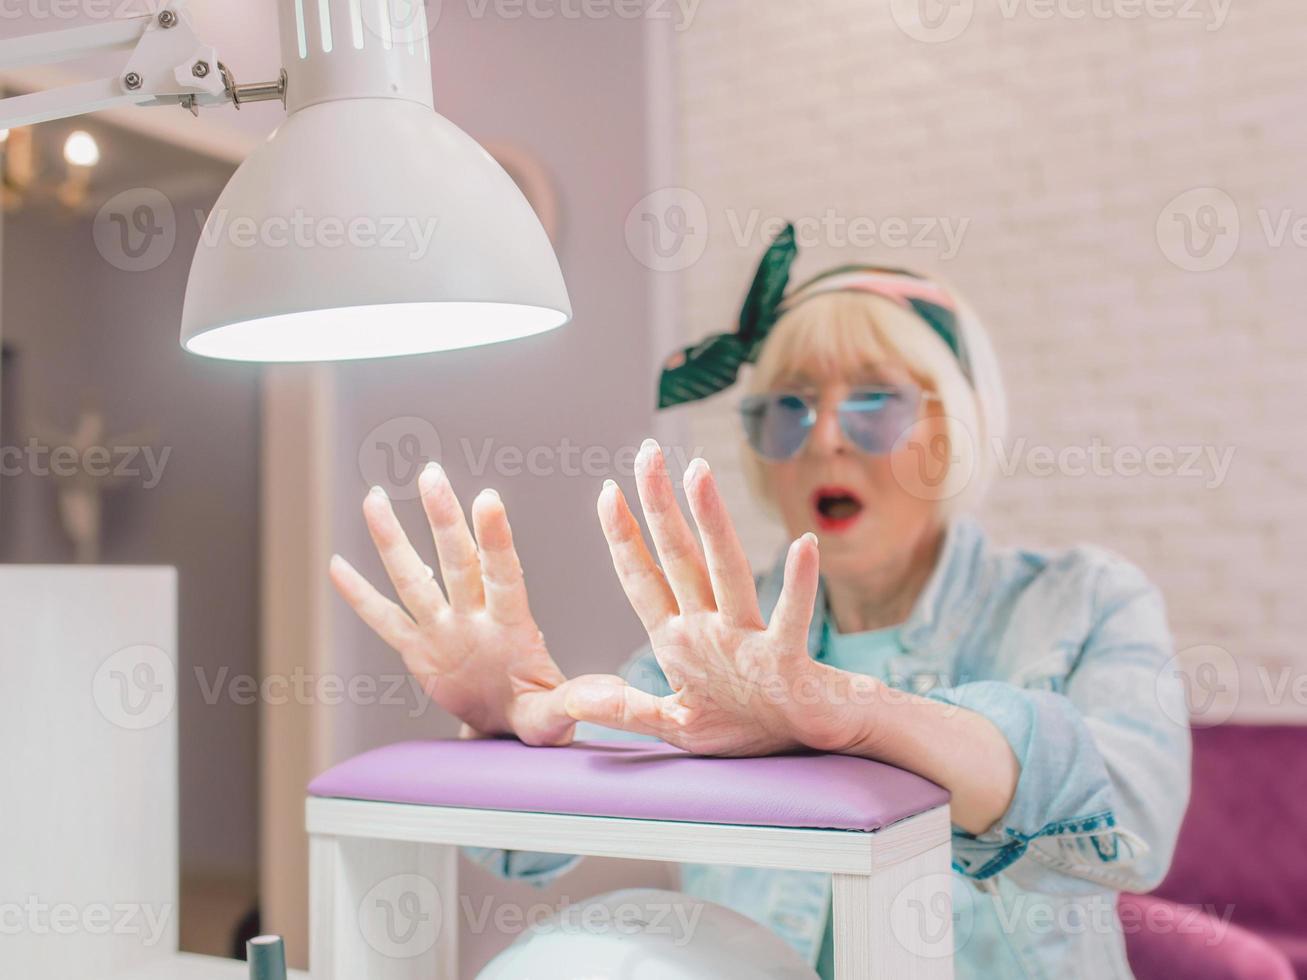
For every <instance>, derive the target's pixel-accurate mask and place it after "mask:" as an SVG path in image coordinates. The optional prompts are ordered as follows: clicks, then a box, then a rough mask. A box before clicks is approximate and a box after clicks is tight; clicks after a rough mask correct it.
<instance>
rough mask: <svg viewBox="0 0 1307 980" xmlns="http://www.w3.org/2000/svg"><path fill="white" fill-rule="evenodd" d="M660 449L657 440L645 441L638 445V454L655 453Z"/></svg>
mask: <svg viewBox="0 0 1307 980" xmlns="http://www.w3.org/2000/svg"><path fill="white" fill-rule="evenodd" d="M660 448H661V447H660V446H659V445H658V440H657V439H646V440H645V441H644V442H642V443H640V452H642V453H656V452H658V451H659V450H660Z"/></svg>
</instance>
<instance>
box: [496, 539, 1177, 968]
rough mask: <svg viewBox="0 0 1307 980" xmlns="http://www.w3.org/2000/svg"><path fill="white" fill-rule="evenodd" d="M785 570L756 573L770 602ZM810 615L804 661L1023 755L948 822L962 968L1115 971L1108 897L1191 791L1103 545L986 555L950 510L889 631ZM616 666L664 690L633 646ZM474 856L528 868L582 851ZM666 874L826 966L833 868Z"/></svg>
mask: <svg viewBox="0 0 1307 980" xmlns="http://www.w3.org/2000/svg"><path fill="white" fill-rule="evenodd" d="M782 571H783V560H782V561H781V562H778V563H777V565H776V566H775V567H774V568H773V569H772V570H771V571H770V572H769V573H768V574H766V575H764V576H762V577H761V578H760V579H759V601H760V603H761V605H762V608H763V610H764V613H765V614H766V615H770V612H771V609H772V608H773V607H774V606H775V603H776V599H777V596H778V595H779V594H780V588H781V581H782ZM816 610H817V611H816V614H815V615H814V617H813V624H812V629H811V631H810V633H809V653H810V655H812V656H814V657H819V658H823V659H825V660H827V661H829V662H831V663H832V664H834V665H835V666H837V667H840V668H841V669H845V670H856V671H858V672H860V673H867V674H874V675H876V676H878V677H880V678H881V679H883V680H885V681H886V682H887V683H889V684H892V685H893V686H895V687H897V688H900V689H903V690H909V691H913V692H914V693H918V694H922V695H924V696H926V697H931V698H935V699H938V700H940V701H944V702H947V703H949V704H954V705H958V706H960V707H963V708H967V709H969V710H972V711H976V712H979V713H980V714H983V715H985V716H986V717H987V718H989V719H990V720H991V721H992V722H993V723H994V724H995V725H996V726H997V727H998V728H999V730H1000V731H1001V732H1002V733H1003V734H1004V736H1005V737H1006V738H1007V740H1008V743H1009V744H1010V745H1011V746H1012V749H1013V751H1014V753H1015V754H1016V757H1017V760H1018V762H1019V763H1020V764H1021V776H1020V779H1019V780H1018V784H1017V789H1016V793H1015V795H1014V797H1013V800H1012V804H1011V806H1010V807H1009V808H1008V811H1007V813H1005V814H1004V815H1003V817H1002V818H1001V819H999V820H998V822H997V823H995V825H994V826H993V827H992V828H991V829H990V830H988V831H987V832H985V833H983V834H980V835H979V836H976V835H972V834H969V833H967V832H966V831H963V830H962V829H960V828H958V827H955V828H954V830H953V870H954V871H955V875H954V882H953V884H954V887H953V903H954V904H953V921H954V944H955V955H956V961H955V962H956V974H957V976H958V977H959V978H964V980H965V978H977V980H979V978H1008V977H1011V978H1021V977H1041V978H1042V977H1049V978H1053V977H1057V978H1064V977H1073V978H1074V977H1085V978H1092V980H1100V978H1112V977H1124V978H1128V977H1130V976H1131V973H1130V968H1129V965H1128V963H1127V961H1126V956H1125V944H1124V940H1123V936H1122V933H1121V927H1120V923H1119V920H1118V919H1117V915H1116V898H1117V895H1118V893H1119V892H1121V891H1136V892H1144V891H1148V890H1149V889H1151V888H1153V887H1154V886H1156V885H1157V884H1158V883H1159V882H1160V881H1161V880H1162V877H1163V876H1164V875H1165V873H1166V869H1167V866H1168V865H1169V864H1170V860H1171V854H1172V851H1173V849H1174V847H1175V841H1176V836H1177V834H1178V833H1179V829H1180V821H1181V818H1182V817H1183V815H1184V810H1185V806H1186V805H1187V803H1188V796H1189V730H1188V726H1187V724H1186V723H1185V722H1184V719H1185V718H1186V717H1187V708H1186V704H1185V698H1184V689H1183V685H1182V683H1181V679H1180V675H1179V673H1178V671H1177V670H1176V669H1175V665H1174V664H1173V662H1172V659H1171V658H1172V644H1171V636H1170V632H1169V630H1168V628H1167V624H1166V615H1165V610H1164V607H1163V603H1162V599H1161V596H1160V595H1159V594H1158V592H1157V590H1156V589H1155V588H1154V587H1153V586H1152V585H1151V584H1150V583H1149V582H1148V581H1147V579H1146V578H1145V577H1144V576H1143V574H1142V573H1140V572H1139V570H1138V569H1136V568H1135V567H1134V566H1132V565H1130V564H1129V563H1127V562H1125V561H1124V560H1122V559H1121V558H1118V557H1116V556H1115V555H1112V554H1109V553H1108V552H1105V551H1103V550H1101V549H1097V548H1092V547H1079V548H1074V549H1070V550H1068V551H1064V552H1059V553H1043V552H1035V551H1026V550H1002V549H997V548H994V547H993V546H992V545H991V544H990V543H989V541H988V540H987V538H986V537H985V535H984V534H983V532H982V531H981V530H980V528H979V526H978V525H977V524H975V522H973V521H971V520H970V519H958V520H955V521H953V522H952V523H951V525H950V527H949V530H948V534H947V537H946V540H945V544H944V549H943V551H942V553H941V556H940V560H939V563H938V565H937V566H936V568H935V570H934V571H933V573H932V574H931V577H930V579H929V580H928V582H927V584H926V587H925V589H924V590H923V592H922V594H921V596H920V597H919V598H918V600H917V603H916V605H915V606H914V608H913V611H912V614H911V615H910V616H909V618H908V620H907V621H906V622H905V623H904V624H903V625H902V626H901V627H899V628H897V629H894V630H882V631H876V632H874V633H870V634H860V635H859V634H855V635H851V636H841V635H840V634H839V633H838V632H837V631H835V630H834V629H833V624H832V623H829V622H828V618H827V615H826V602H825V598H824V594H819V596H818V600H817V605H816ZM624 674H625V676H626V677H627V678H628V680H629V681H630V682H631V683H632V684H634V685H635V686H637V687H640V688H642V689H644V690H647V691H650V692H652V693H655V694H660V695H664V694H668V693H670V688H669V687H668V685H667V681H666V678H665V677H664V676H663V673H662V670H661V669H660V668H659V666H658V664H657V662H656V661H655V660H654V659H653V657H652V655H651V654H650V653H649V652H648V650H644V651H641V652H640V653H638V654H637V655H636V656H635V657H634V658H633V659H632V660H631V661H630V663H628V665H627V667H626V669H625V670H624ZM616 735H620V733H616ZM578 737H584V738H613V737H615V733H613V732H611V731H608V730H606V729H600V728H596V727H594V726H587V730H586V731H581V732H578ZM470 854H471V856H472V857H473V859H474V860H477V861H478V862H479V863H481V864H483V865H484V866H486V867H488V868H491V869H492V870H494V871H496V872H497V873H499V874H503V875H508V876H512V877H517V878H525V879H529V880H535V881H547V880H549V879H551V878H553V877H555V876H557V875H558V874H561V873H563V872H564V871H565V870H567V869H568V868H569V867H571V866H572V864H573V863H574V862H575V861H576V860H577V859H575V858H570V857H567V856H565V855H554V854H529V853H524V852H503V851H487V850H477V851H471V852H470ZM681 887H682V889H683V890H684V891H686V892H688V893H690V894H692V895H695V896H697V897H700V898H703V899H706V900H709V901H716V902H720V903H721V904H723V905H726V906H729V907H731V908H733V909H735V910H736V911H738V912H741V913H743V914H745V915H748V916H749V917H751V918H753V919H754V920H755V921H757V922H760V923H762V924H764V925H766V926H768V927H769V928H771V929H772V930H773V931H775V932H776V933H778V934H779V935H780V936H782V937H783V938H784V939H786V940H787V941H788V942H789V943H790V944H791V945H792V946H793V947H794V948H795V949H796V950H798V951H799V952H800V954H801V955H803V956H805V957H806V958H807V959H808V961H809V962H810V963H813V964H814V965H815V966H816V967H817V969H818V972H819V973H820V975H821V976H822V977H823V978H827V980H829V978H830V977H831V975H832V972H831V971H832V966H831V956H830V954H831V936H830V928H829V919H830V879H829V876H828V875H825V874H818V873H806V872H790V871H765V870H758V869H751V868H732V867H719V866H713V865H682V867H681Z"/></svg>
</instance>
